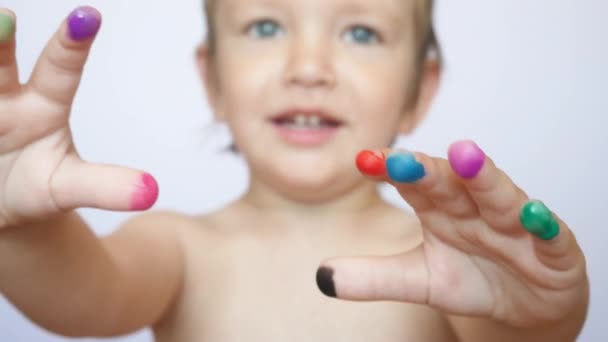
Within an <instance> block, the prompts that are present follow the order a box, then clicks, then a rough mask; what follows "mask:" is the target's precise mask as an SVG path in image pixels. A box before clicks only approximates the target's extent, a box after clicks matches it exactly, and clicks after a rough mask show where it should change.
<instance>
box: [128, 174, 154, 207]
mask: <svg viewBox="0 0 608 342" xmlns="http://www.w3.org/2000/svg"><path fill="white" fill-rule="evenodd" d="M157 199H158V183H157V182H156V180H155V179H154V177H153V176H152V175H150V174H148V173H144V174H142V175H141V178H140V180H139V184H137V185H136V190H135V192H134V193H133V194H132V196H131V210H147V209H150V207H152V206H153V205H154V203H155V202H156V200H157Z"/></svg>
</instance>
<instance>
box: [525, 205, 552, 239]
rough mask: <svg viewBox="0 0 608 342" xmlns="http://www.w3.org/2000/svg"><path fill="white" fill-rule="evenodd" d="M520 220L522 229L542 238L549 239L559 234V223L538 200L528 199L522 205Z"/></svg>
mask: <svg viewBox="0 0 608 342" xmlns="http://www.w3.org/2000/svg"><path fill="white" fill-rule="evenodd" d="M520 222H521V225H522V226H523V227H524V229H526V230H527V231H528V232H530V233H532V234H534V235H536V236H537V237H539V238H540V239H542V240H551V239H553V238H554V237H556V236H557V234H559V223H557V221H556V220H555V218H554V217H553V214H552V213H551V210H549V208H547V207H546V206H545V204H544V203H542V202H540V201H530V202H528V203H526V204H525V205H524V207H523V208H522V210H521V214H520Z"/></svg>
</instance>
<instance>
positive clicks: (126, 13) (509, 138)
mask: <svg viewBox="0 0 608 342" xmlns="http://www.w3.org/2000/svg"><path fill="white" fill-rule="evenodd" d="M81 4H82V3H80V2H77V1H72V0H54V1H42V0H38V1H35V0H2V2H1V3H0V5H1V6H6V7H9V8H12V9H13V10H15V11H16V12H17V14H18V16H19V23H18V40H19V42H18V45H19V47H18V58H19V63H20V67H21V71H22V79H23V80H26V79H27V77H28V75H29V73H30V71H31V69H32V66H33V64H34V62H35V59H36V57H37V56H38V54H39V52H40V50H41V49H42V47H43V45H44V43H45V42H46V40H47V38H48V37H49V36H50V35H51V34H52V32H54V31H55V29H56V27H57V25H58V24H59V22H60V21H61V20H62V19H63V18H64V16H65V15H67V14H68V13H69V12H70V10H71V9H72V8H74V7H76V6H78V5H81ZM89 4H91V5H94V6H96V7H97V8H98V9H100V10H101V11H102V13H103V15H104V24H103V28H102V31H101V32H100V34H99V36H98V40H97V42H96V44H95V48H94V50H93V52H92V55H91V58H90V61H89V64H88V66H87V71H86V75H85V77H84V80H83V84H82V87H81V88H80V92H79V95H78V98H77V100H76V103H75V106H74V111H73V117H72V123H73V127H74V135H75V140H76V143H77V146H78V148H79V150H80V152H81V154H82V155H83V156H84V157H85V158H86V159H89V160H92V161H103V162H109V163H117V164H123V165H129V166H133V167H138V168H142V169H145V170H148V171H150V172H151V173H153V174H154V175H155V176H156V177H157V179H158V180H159V183H160V186H161V196H160V199H159V201H158V204H157V207H158V208H174V209H179V210H182V211H186V212H204V211H208V210H213V209H214V208H217V207H219V206H221V205H223V204H225V203H226V202H228V201H230V200H231V199H233V198H235V197H236V196H238V194H239V193H241V192H242V191H243V189H244V186H245V184H246V181H247V179H246V175H245V168H244V165H243V164H242V162H241V161H240V160H239V159H238V158H237V157H234V156H230V155H229V154H222V153H219V152H218V150H219V149H220V147H221V146H222V143H223V142H225V141H226V137H225V136H223V135H222V134H220V135H219V136H218V134H217V132H218V131H219V132H221V130H218V129H216V128H210V116H209V112H208V108H207V107H206V104H205V100H204V96H203V94H202V88H201V85H200V84H199V80H198V78H197V74H196V72H195V67H194V63H193V51H194V47H195V45H196V44H197V43H198V42H199V40H200V39H201V38H202V37H203V34H204V32H203V24H202V13H201V7H200V3H199V0H188V1H179V2H178V1H174V2H171V5H168V4H169V2H168V1H160V0H130V1H102V0H89ZM607 13H608V2H606V1H604V0H595V1H594V0H535V1H529V0H502V1H499V0H495V1H487V0H459V1H441V2H440V3H439V6H438V8H437V11H436V18H437V27H438V31H439V36H440V40H441V41H442V43H443V48H444V52H445V57H446V61H447V63H446V65H447V68H446V70H445V74H444V79H443V86H442V88H441V91H440V94H439V96H438V98H437V100H436V102H435V105H434V107H433V109H432V111H431V113H430V116H429V118H428V120H427V121H426V122H425V123H424V124H423V125H422V127H421V128H420V129H419V130H418V131H416V133H415V134H414V135H412V136H410V137H407V138H406V139H404V140H402V141H401V142H400V144H401V145H403V146H406V147H407V148H410V149H419V150H423V151H425V152H428V153H431V154H435V155H441V156H443V155H445V151H446V148H447V146H448V145H449V143H451V142H452V141H454V140H456V139H460V138H472V139H475V140H476V141H477V142H478V143H479V144H480V145H481V146H482V147H483V148H484V149H485V150H486V152H488V154H489V155H490V156H491V157H493V159H495V161H496V162H497V163H498V164H499V165H500V166H501V167H502V168H503V169H505V170H506V171H507V173H509V174H510V175H511V176H512V177H513V179H514V180H515V181H516V182H517V183H519V184H520V185H521V186H522V187H523V188H524V189H526V190H527V191H528V192H529V194H530V196H531V197H535V198H541V199H542V200H544V201H545V203H547V204H548V205H549V206H550V207H551V208H552V209H553V210H554V211H556V212H558V213H559V215H560V216H561V217H562V218H564V219H565V220H566V221H567V222H568V223H569V224H570V226H571V228H572V229H573V230H574V231H575V233H576V235H577V237H578V239H579V242H580V244H581V245H582V246H583V248H584V250H585V251H586V255H587V258H588V264H589V274H590V277H591V285H592V301H591V308H590V314H589V318H588V321H587V325H586V327H585V330H584V332H583V334H582V336H581V338H580V341H605V340H606V338H607V337H608V330H607V329H606V327H605V316H606V314H607V313H608V310H607V309H606V306H608V295H607V294H606V291H607V290H608V276H606V275H604V274H602V273H603V270H604V269H605V267H604V262H605V259H606V257H607V256H608V253H607V252H606V250H607V247H606V243H608V232H607V231H608V227H607V226H606V215H607V212H606V210H607V209H608V206H607V203H608V201H607V199H606V195H607V191H608V181H607V178H606V168H607V167H608V154H607V153H606V151H605V149H606V148H608V138H606V134H605V130H606V128H607V126H608V119H607V118H606V117H607V116H608V91H607V90H608V89H607V87H606V82H607V81H608V62H607V61H608V43H607V42H608V39H607V38H606V33H607V32H608V21H607V20H605V19H606V14H607ZM210 132H211V133H213V134H211V139H208V137H209V136H210V134H209V133H210ZM385 194H386V196H387V198H388V199H389V200H390V201H393V202H395V203H398V204H400V202H399V201H398V199H397V197H396V196H395V194H394V193H393V192H391V191H390V190H385ZM81 212H82V213H83V214H84V215H85V217H86V218H87V219H88V220H89V221H90V223H91V224H92V226H93V227H94V228H95V230H96V231H97V232H99V233H100V234H106V233H108V232H109V231H111V230H112V229H113V227H115V226H116V225H117V224H118V223H120V222H121V221H123V220H124V219H125V218H127V217H128V214H119V213H109V212H101V211H95V210H82V211H81ZM0 341H10V342H17V341H40V342H49V341H64V339H62V338H60V337H55V336H52V335H48V334H47V333H45V332H43V331H41V330H40V329H39V328H37V327H35V326H33V325H31V324H30V323H29V322H28V321H27V320H26V319H25V318H23V317H22V316H21V315H20V314H19V313H18V312H16V311H15V310H14V309H13V308H12V307H11V306H10V305H9V304H8V303H6V302H4V301H2V300H1V299H0ZM85 341H93V340H92V339H86V340H85ZM122 341H131V342H136V341H140V342H142V341H151V337H150V334H149V332H147V331H144V332H141V333H138V334H135V335H133V336H131V337H127V338H124V339H122Z"/></svg>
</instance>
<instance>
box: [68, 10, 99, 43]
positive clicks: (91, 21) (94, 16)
mask: <svg viewBox="0 0 608 342" xmlns="http://www.w3.org/2000/svg"><path fill="white" fill-rule="evenodd" d="M100 26H101V14H100V13H99V11H97V10H96V9H95V8H93V7H89V6H82V7H78V8H76V9H75V10H74V11H72V13H70V15H69V16H68V33H69V35H70V38H72V39H73V40H76V41H82V40H87V39H89V38H92V37H94V36H95V35H96V34H97V31H99V27H100Z"/></svg>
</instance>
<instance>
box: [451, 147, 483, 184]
mask: <svg viewBox="0 0 608 342" xmlns="http://www.w3.org/2000/svg"><path fill="white" fill-rule="evenodd" d="M448 159H449V161H450V165H452V169H453V170H454V172H456V174H458V175H459V176H460V177H462V178H467V179H470V178H474V177H475V176H477V174H479V171H481V168H482V167H483V163H484V161H485V160H486V154H485V153H484V152H483V151H482V150H481V149H480V148H479V146H477V144H475V143H474V142H473V141H471V140H463V141H459V142H456V143H454V144H452V145H451V146H450V149H449V151H448Z"/></svg>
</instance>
